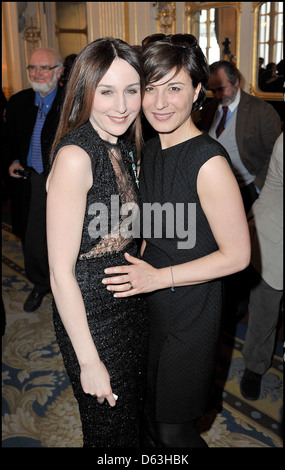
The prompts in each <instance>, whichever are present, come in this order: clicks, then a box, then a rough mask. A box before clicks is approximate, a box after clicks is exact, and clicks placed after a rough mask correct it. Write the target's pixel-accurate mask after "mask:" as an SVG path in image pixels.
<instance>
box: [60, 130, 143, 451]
mask: <svg viewBox="0 0 285 470" xmlns="http://www.w3.org/2000/svg"><path fill="white" fill-rule="evenodd" d="M72 144H73V145H77V146H79V147H81V148H83V149H84V150H85V151H86V152H87V153H88V155H89V156H90V159H91V163H92V171H93V185H92V187H91V189H90V190H89V192H88V195H87V204H86V212H85V218H84V225H83V233H82V241H81V247H80V252H79V256H78V260H77V264H76V279H77V281H78V284H79V286H80V289H81V292H82V295H83V299H84V303H85V307H86V312H87V317H88V323H89V327H90V331H91V333H92V337H93V339H94V342H95V345H96V348H97V350H98V353H99V356H100V358H101V360H102V362H103V363H104V364H105V366H106V368H107V370H108V372H109V374H110V378H111V386H112V389H113V392H114V393H115V394H117V395H118V397H119V398H118V400H117V404H116V406H115V407H110V405H109V403H108V402H107V400H105V402H104V404H103V405H101V404H99V403H98V402H97V399H96V398H94V397H92V396H91V395H88V394H85V393H84V392H83V390H82V387H81V383H80V369H79V365H78V361H77V358H76V355H75V353H74V350H73V347H72V345H71V342H70V340H69V337H68V336H67V334H66V332H65V329H64V327H63V325H62V322H61V319H60V316H59V314H58V312H57V309H56V306H55V305H54V309H53V310H54V326H55V331H56V336H57V340H58V343H59V346H60V350H61V353H62V356H63V360H64V364H65V367H66V370H67V373H68V375H69V378H70V381H71V384H72V387H73V390H74V394H75V397H76V399H77V401H78V404H79V410H80V416H81V421H82V429H83V439H84V441H83V446H84V447H101V448H102V447H137V446H138V445H139V418H140V412H141V407H142V400H143V392H144V390H143V386H144V383H145V375H144V374H145V357H146V346H147V338H148V320H147V315H146V310H145V304H144V301H143V300H142V299H140V298H138V297H136V296H132V297H130V298H127V299H116V298H114V297H113V294H112V293H111V292H109V291H108V290H107V289H106V286H104V285H103V284H102V279H103V278H104V277H105V275H104V269H105V268H107V267H110V266H116V265H122V264H126V260H125V258H124V252H125V251H127V252H128V253H130V254H131V255H133V256H138V246H137V243H136V240H135V239H134V238H132V237H129V238H126V237H125V236H124V233H123V229H122V225H123V220H124V217H121V218H120V219H118V217H117V215H118V212H117V208H118V206H116V204H117V203H118V204H119V206H120V208H121V207H122V204H128V203H130V204H131V203H132V202H135V203H138V196H137V188H136V184H135V179H134V174H133V170H132V164H131V159H130V151H131V146H130V144H128V143H118V145H116V146H112V145H110V144H108V143H106V142H105V141H103V140H102V139H101V138H100V137H99V135H98V134H97V133H96V132H95V130H94V129H93V127H92V125H91V124H90V122H89V121H88V122H87V123H85V124H83V125H82V126H81V127H79V128H78V129H76V130H74V131H71V132H70V133H69V134H68V135H67V136H66V137H65V138H64V139H63V140H62V141H61V143H60V145H59V148H60V147H63V146H65V145H72ZM57 150H58V149H57ZM132 150H133V149H132ZM118 201H119V202H118ZM112 204H113V205H112ZM106 209H107V212H106ZM111 210H112V211H113V212H112V213H111ZM111 214H112V217H113V219H112V221H111ZM119 229H120V230H119ZM99 232H100V233H99ZM98 233H99V234H100V236H99V237H98Z"/></svg>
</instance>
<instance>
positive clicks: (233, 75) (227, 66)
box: [210, 60, 241, 85]
mask: <svg viewBox="0 0 285 470" xmlns="http://www.w3.org/2000/svg"><path fill="white" fill-rule="evenodd" d="M221 69H223V70H224V71H225V74H226V76H227V79H228V81H229V82H230V83H231V84H232V85H234V84H235V83H236V81H237V80H238V82H239V83H240V81H241V73H240V71H239V70H238V69H237V68H236V66H235V64H233V63H232V62H229V61H228V60H218V61H217V62H213V63H212V64H211V65H210V74H214V73H217V72H218V71H219V70H221Z"/></svg>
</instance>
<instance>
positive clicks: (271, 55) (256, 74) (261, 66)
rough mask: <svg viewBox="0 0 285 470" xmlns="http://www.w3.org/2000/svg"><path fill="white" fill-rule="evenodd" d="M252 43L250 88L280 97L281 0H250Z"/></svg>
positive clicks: (267, 96)
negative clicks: (252, 7)
mask: <svg viewBox="0 0 285 470" xmlns="http://www.w3.org/2000/svg"><path fill="white" fill-rule="evenodd" d="M253 5H254V44H253V68H252V89H251V92H252V93H253V94H254V95H256V96H259V97H260V98H263V99H267V100H271V101H275V100H276V101H279V100H282V93H283V90H284V71H283V67H284V65H283V64H284V59H283V2H254V4H253Z"/></svg>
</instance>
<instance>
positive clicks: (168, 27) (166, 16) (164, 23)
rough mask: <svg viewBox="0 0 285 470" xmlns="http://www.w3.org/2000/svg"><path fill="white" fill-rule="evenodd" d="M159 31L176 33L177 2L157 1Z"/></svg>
mask: <svg viewBox="0 0 285 470" xmlns="http://www.w3.org/2000/svg"><path fill="white" fill-rule="evenodd" d="M155 19H156V22H157V28H156V29H157V32H163V33H164V34H175V32H176V2H156V18H155Z"/></svg>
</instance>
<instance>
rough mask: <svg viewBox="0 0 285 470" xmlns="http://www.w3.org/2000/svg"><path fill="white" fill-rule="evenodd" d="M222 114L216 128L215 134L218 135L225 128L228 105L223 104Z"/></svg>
mask: <svg viewBox="0 0 285 470" xmlns="http://www.w3.org/2000/svg"><path fill="white" fill-rule="evenodd" d="M222 109H223V115H222V117H221V120H220V122H219V124H218V126H217V129H216V136H217V137H219V136H220V135H221V133H222V132H223V130H224V128H225V123H226V119H227V112H228V106H223V107H222Z"/></svg>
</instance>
